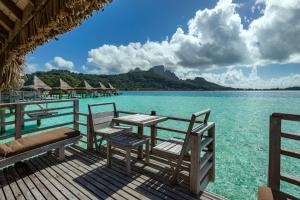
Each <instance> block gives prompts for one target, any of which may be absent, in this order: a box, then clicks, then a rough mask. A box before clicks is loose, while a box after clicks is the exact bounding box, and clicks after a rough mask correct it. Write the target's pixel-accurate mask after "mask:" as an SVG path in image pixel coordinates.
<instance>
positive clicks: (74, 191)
mask: <svg viewBox="0 0 300 200" xmlns="http://www.w3.org/2000/svg"><path fill="white" fill-rule="evenodd" d="M35 161H36V162H37V163H39V164H40V165H41V167H43V168H45V169H46V171H47V172H48V173H49V174H50V175H51V176H52V177H54V178H56V180H57V181H58V182H59V184H61V185H63V186H65V188H67V189H68V190H70V192H71V194H72V196H73V195H75V196H76V197H75V199H90V198H88V197H87V196H86V195H84V194H83V193H81V192H80V191H79V190H78V189H77V188H75V187H74V186H73V185H72V184H71V183H70V182H68V181H66V180H65V179H64V178H63V177H62V176H61V175H60V174H58V173H56V172H55V171H54V170H53V169H52V168H51V166H49V165H47V164H46V163H45V162H44V161H43V160H42V159H41V158H40V157H38V158H36V159H35ZM65 194H66V193H65ZM67 197H68V198H70V197H71V196H67Z"/></svg>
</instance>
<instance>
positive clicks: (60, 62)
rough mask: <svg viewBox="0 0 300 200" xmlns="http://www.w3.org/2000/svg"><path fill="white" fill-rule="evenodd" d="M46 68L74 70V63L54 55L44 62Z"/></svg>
mask: <svg viewBox="0 0 300 200" xmlns="http://www.w3.org/2000/svg"><path fill="white" fill-rule="evenodd" d="M45 67H46V70H48V71H49V70H53V69H65V70H69V71H74V63H73V62H72V61H69V60H66V59H64V58H62V57H59V56H56V57H54V58H53V60H51V61H49V62H46V63H45Z"/></svg>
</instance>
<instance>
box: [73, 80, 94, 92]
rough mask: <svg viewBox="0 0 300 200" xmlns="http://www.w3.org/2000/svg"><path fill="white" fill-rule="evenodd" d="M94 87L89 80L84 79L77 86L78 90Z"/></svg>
mask: <svg viewBox="0 0 300 200" xmlns="http://www.w3.org/2000/svg"><path fill="white" fill-rule="evenodd" d="M94 89H95V88H93V87H92V86H91V85H90V84H89V83H88V82H87V81H85V80H84V81H82V82H81V83H80V84H79V85H78V86H77V87H76V90H94Z"/></svg>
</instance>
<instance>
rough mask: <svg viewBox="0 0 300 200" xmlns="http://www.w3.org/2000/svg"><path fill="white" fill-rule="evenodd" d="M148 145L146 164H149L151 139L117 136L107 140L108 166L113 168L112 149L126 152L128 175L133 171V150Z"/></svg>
mask: <svg viewBox="0 0 300 200" xmlns="http://www.w3.org/2000/svg"><path fill="white" fill-rule="evenodd" d="M144 144H145V145H146V163H147V164H148V163H149V146H150V140H149V138H146V137H143V138H138V137H137V136H136V135H125V134H120V135H115V136H112V137H110V138H108V139H107V166H108V167H110V166H111V157H112V151H111V148H112V147H117V148H120V149H123V150H125V151H126V157H125V158H126V168H127V174H130V171H131V169H130V168H131V163H130V162H131V155H130V154H131V150H132V149H134V148H137V147H140V146H143V145H144Z"/></svg>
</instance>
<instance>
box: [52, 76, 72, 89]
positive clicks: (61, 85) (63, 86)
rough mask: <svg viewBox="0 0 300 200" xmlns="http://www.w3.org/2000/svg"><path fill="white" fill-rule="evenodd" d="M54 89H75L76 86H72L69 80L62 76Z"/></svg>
mask: <svg viewBox="0 0 300 200" xmlns="http://www.w3.org/2000/svg"><path fill="white" fill-rule="evenodd" d="M52 90H60V91H68V90H74V88H72V87H71V86H70V85H69V84H68V83H67V82H65V81H64V80H62V79H61V78H60V79H59V80H58V82H56V83H55V85H53V87H52Z"/></svg>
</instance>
